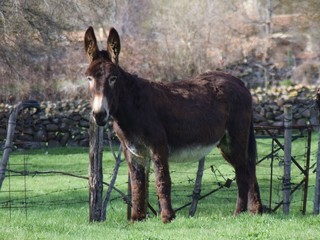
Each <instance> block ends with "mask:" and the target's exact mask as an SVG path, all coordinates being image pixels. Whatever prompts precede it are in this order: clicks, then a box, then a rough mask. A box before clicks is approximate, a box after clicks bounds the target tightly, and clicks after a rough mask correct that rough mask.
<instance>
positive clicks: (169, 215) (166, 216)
mask: <svg viewBox="0 0 320 240" xmlns="http://www.w3.org/2000/svg"><path fill="white" fill-rule="evenodd" d="M175 218H176V215H175V213H174V212H173V211H162V212H161V220H162V222H163V223H169V222H171V221H172V220H173V219H175Z"/></svg>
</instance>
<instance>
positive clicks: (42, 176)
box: [0, 131, 317, 218]
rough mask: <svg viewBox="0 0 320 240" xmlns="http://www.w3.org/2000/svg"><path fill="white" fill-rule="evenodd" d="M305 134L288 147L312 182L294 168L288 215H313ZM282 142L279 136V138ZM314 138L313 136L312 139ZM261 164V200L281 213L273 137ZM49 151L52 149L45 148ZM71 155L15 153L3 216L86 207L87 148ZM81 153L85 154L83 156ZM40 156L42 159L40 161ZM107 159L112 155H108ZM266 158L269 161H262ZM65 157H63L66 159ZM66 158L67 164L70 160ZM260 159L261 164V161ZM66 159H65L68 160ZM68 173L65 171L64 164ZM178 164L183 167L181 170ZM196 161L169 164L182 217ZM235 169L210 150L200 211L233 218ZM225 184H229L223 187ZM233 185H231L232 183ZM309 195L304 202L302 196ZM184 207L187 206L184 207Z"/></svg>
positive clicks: (152, 196) (279, 155)
mask: <svg viewBox="0 0 320 240" xmlns="http://www.w3.org/2000/svg"><path fill="white" fill-rule="evenodd" d="M305 133H306V131H302V132H301V133H298V134H297V135H296V138H295V141H293V143H292V149H293V150H292V156H293V158H294V159H295V160H296V161H297V162H298V163H299V165H300V166H301V167H302V168H303V169H304V170H309V172H310V180H309V182H308V186H307V188H304V182H303V181H304V179H305V175H304V174H303V173H302V172H301V169H300V168H299V167H297V166H296V165H294V164H293V165H292V173H291V189H296V190H295V191H294V192H292V194H291V196H290V201H291V203H290V211H291V212H301V211H302V210H303V206H304V205H306V206H307V213H310V212H311V209H312V207H311V206H312V204H313V192H314V188H315V173H314V169H315V163H316V158H317V149H316V147H315V144H316V143H315V142H316V141H312V145H311V146H308V144H307V135H306V134H305ZM277 137H278V138H277V139H278V140H279V141H280V142H283V138H282V136H281V135H278V136H277ZM316 137H317V135H316V134H313V139H316ZM257 146H258V151H259V158H258V159H259V160H258V165H257V177H258V182H259V185H260V191H261V197H262V202H263V204H264V205H265V209H267V210H269V211H273V212H281V201H282V199H283V193H282V191H283V159H284V156H283V152H282V150H277V149H278V148H277V145H276V144H275V143H274V140H272V138H266V137H265V136H264V137H263V138H259V137H257ZM309 147H310V148H311V152H310V167H309V169H306V159H307V150H308V148H309ZM49 151H50V150H49ZM69 151H71V153H69V154H67V155H66V156H65V155H64V154H61V161H57V160H54V159H50V156H51V155H52V154H50V153H48V154H47V155H46V154H42V155H41V154H38V155H37V153H36V154H29V151H22V152H15V153H14V155H13V157H12V159H15V162H11V163H10V164H9V166H8V171H7V173H6V181H5V183H4V185H3V187H2V190H1V192H0V211H1V212H3V213H2V215H7V216H8V217H11V214H12V212H13V211H16V210H19V211H25V215H26V218H27V216H28V213H29V212H30V211H33V210H37V209H39V208H52V209H53V208H65V207H75V208H79V207H85V206H87V205H88V191H89V190H88V170H87V162H86V160H82V161H81V162H82V163H81V164H80V165H79V164H78V163H77V162H78V161H77V158H78V155H79V154H78V152H77V151H80V153H85V152H86V151H87V149H81V150H77V149H74V150H72V149H71V150H70V149H69ZM82 155H85V154H82ZM39 156H40V157H39ZM110 156H111V155H110ZM266 156H267V157H266ZM66 158H67V159H66ZM69 158H70V160H69V161H68V159H69ZM261 159H262V161H260V160H261ZM66 160H67V161H66ZM108 163H109V164H110V165H106V166H105V168H104V172H105V176H104V179H105V182H108V181H109V180H110V178H111V175H112V170H113V167H114V166H113V165H112V160H109V161H108ZM70 164H73V165H74V167H73V166H71V167H70V166H67V169H70V168H73V169H74V170H72V171H70V170H69V171H64V170H63V169H64V167H66V166H64V165H70ZM180 164H183V167H181V165H180ZM197 166H198V163H197V162H190V163H173V164H171V165H170V172H171V179H172V201H173V206H174V208H175V209H176V210H179V211H180V210H181V211H182V214H186V213H185V212H184V211H186V210H188V208H187V207H185V208H184V207H183V208H182V206H184V205H187V204H188V202H190V201H191V200H192V193H193V189H194V184H195V179H196V173H197ZM234 177H235V174H234V170H233V168H232V167H231V166H230V165H229V164H228V163H227V162H225V161H224V160H223V159H222V156H221V155H220V153H219V150H218V149H215V150H214V151H213V152H211V153H210V154H209V155H208V156H207V157H206V160H205V167H204V174H203V180H202V187H201V196H206V195H207V194H208V193H210V192H213V193H212V194H208V195H207V196H206V197H205V198H203V199H202V200H201V201H200V202H199V204H198V211H200V212H207V211H208V209H210V211H212V212H213V213H214V212H215V211H220V212H224V213H225V214H231V213H232V212H233V210H234V206H235V202H236V198H237V186H236V183H235V181H233V180H234ZM227 182H228V184H226V183H227ZM230 183H231V184H230ZM127 184H128V182H127V166H126V163H125V162H123V163H121V170H120V171H119V173H118V180H117V182H116V185H115V186H116V188H117V189H119V191H122V192H123V193H126V190H127ZM154 186H155V178H154V172H153V170H152V168H151V173H150V185H149V202H150V204H151V205H152V206H153V208H154V209H157V204H158V203H157V194H156V191H155V187H154ZM306 191H307V193H308V195H307V198H305V192H306ZM110 203H111V204H110V206H111V208H113V207H116V206H118V204H125V203H123V196H122V195H121V194H118V193H117V192H113V194H112V197H111V200H110ZM187 206H188V205H187Z"/></svg>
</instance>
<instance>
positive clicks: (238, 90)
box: [84, 27, 262, 222]
mask: <svg viewBox="0 0 320 240" xmlns="http://www.w3.org/2000/svg"><path fill="white" fill-rule="evenodd" d="M84 42H85V50H86V53H87V55H88V58H89V63H90V65H89V67H88V69H87V71H86V75H87V76H88V78H89V82H90V84H89V85H90V92H91V94H92V105H93V114H94V117H95V120H96V122H97V124H98V125H104V124H105V123H106V122H107V119H108V117H109V116H112V117H113V119H114V125H113V127H114V131H115V133H116V134H117V136H118V138H119V140H120V141H121V143H122V145H123V148H124V154H125V158H126V160H127V162H128V165H129V171H130V178H131V188H132V221H136V220H142V219H144V218H145V217H146V212H147V201H148V199H147V197H148V174H149V161H148V159H149V158H150V157H151V159H152V162H153V166H154V170H155V176H156V188H157V193H158V197H159V202H160V207H161V217H162V221H163V222H169V221H171V220H172V219H173V218H174V217H175V214H174V211H173V209H172V206H171V180H170V174H169V163H168V160H169V159H171V157H172V158H173V156H176V157H179V156H180V155H182V154H183V153H184V152H185V151H194V152H197V154H198V155H197V156H198V157H202V156H203V155H205V154H207V153H208V151H209V150H210V149H211V148H212V147H214V146H216V145H218V147H219V148H220V149H221V152H222V155H223V157H224V158H225V159H226V160H227V161H228V162H229V163H230V164H231V165H232V166H233V167H234V168H235V171H236V181H237V184H238V200H237V205H236V209H235V214H238V213H240V212H243V211H246V210H247V209H249V210H250V211H251V212H253V213H260V212H261V210H262V206H261V200H260V194H259V187H258V183H257V179H256V170H255V161H256V142H255V137H254V132H253V127H252V102H251V101H252V100H251V95H250V92H249V91H248V89H247V88H246V87H245V86H244V84H243V83H242V81H241V80H239V79H237V78H235V77H233V76H231V75H228V74H224V73H221V72H210V73H205V74H202V75H199V76H198V77H196V78H194V79H190V80H185V81H179V82H172V83H162V82H154V81H149V80H145V79H141V78H138V77H136V76H133V75H131V74H129V73H127V72H125V71H124V70H123V69H122V68H121V67H120V66H119V65H118V57H119V52H120V38H119V35H118V33H117V31H116V30H115V29H113V28H112V29H111V30H110V32H109V37H108V45H107V50H106V51H100V50H99V49H98V45H97V41H96V38H95V35H94V31H93V29H92V27H90V28H88V30H87V31H86V34H85V40H84ZM194 160H199V158H198V159H194Z"/></svg>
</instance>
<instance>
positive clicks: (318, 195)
mask: <svg viewBox="0 0 320 240" xmlns="http://www.w3.org/2000/svg"><path fill="white" fill-rule="evenodd" d="M317 107H318V123H319V124H320V88H319V89H318V91H317ZM319 205H320V125H319V126H318V154H317V166H316V182H315V188H314V202H313V214H319V207H320V206H319Z"/></svg>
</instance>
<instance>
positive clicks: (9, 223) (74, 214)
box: [0, 134, 320, 240]
mask: <svg viewBox="0 0 320 240" xmlns="http://www.w3.org/2000/svg"><path fill="white" fill-rule="evenodd" d="M257 141H258V149H259V158H261V157H263V156H266V155H267V154H268V153H269V152H270V151H271V140H270V139H258V140H257ZM280 141H281V142H283V140H280ZM292 151H293V153H292V155H293V156H295V157H296V158H297V160H298V162H299V163H300V164H301V166H303V167H304V166H305V162H304V160H305V156H306V139H305V138H302V139H299V140H296V141H295V142H294V144H293V147H292ZM316 153H317V136H316V135H315V134H314V136H313V140H312V148H311V166H314V164H315V160H316ZM282 161H283V153H282V152H281V151H279V152H278V154H276V155H275V156H274V161H273V165H274V168H273V173H274V175H273V180H272V200H271V204H270V201H269V197H270V190H269V189H270V171H271V170H270V164H271V158H268V159H266V160H265V161H263V162H262V163H261V164H259V165H258V167H257V175H258V179H259V184H260V188H261V194H262V200H263V203H264V205H267V206H269V205H271V207H275V206H276V205H277V203H278V202H279V201H281V199H282V192H281V176H282V175H281V173H282V171H283V164H282ZM9 167H10V170H11V171H10V173H9V172H8V173H7V177H6V179H5V181H4V184H3V187H2V189H1V192H0V239H184V240H185V239H319V235H320V217H319V216H314V215H313V214H312V210H313V192H314V181H315V174H314V173H312V171H313V169H314V167H313V168H312V169H311V170H310V182H309V188H308V190H309V195H308V201H307V213H306V215H302V214H301V207H302V189H301V188H298V190H297V191H296V192H295V193H294V194H293V195H292V198H291V201H292V204H291V208H290V214H289V215H284V214H283V213H282V207H280V208H279V209H278V210H277V211H276V212H275V213H272V214H263V215H260V216H252V215H250V214H247V213H245V214H242V215H240V216H237V217H233V216H232V213H233V210H234V207H235V201H236V195H237V191H236V185H235V182H232V184H231V187H230V188H222V189H221V190H219V191H217V192H215V193H213V194H212V195H210V196H208V197H206V198H205V199H203V200H201V201H200V202H199V204H198V209H197V212H196V214H195V216H194V217H193V218H190V217H188V211H189V209H188V208H185V209H183V210H181V211H178V212H177V218H176V219H175V220H174V221H173V222H172V223H170V224H163V223H162V222H161V220H160V218H159V217H156V216H153V215H150V217H149V218H148V219H147V220H146V221H144V222H139V223H134V224H131V223H130V222H128V221H127V219H126V209H127V207H126V205H125V203H124V202H123V200H122V199H121V197H120V195H119V194H118V193H116V192H115V191H113V193H112V197H111V201H110V203H109V205H108V209H107V221H106V222H103V223H89V222H88V219H89V217H88V215H89V214H88V180H86V179H82V178H77V177H72V176H69V175H62V174H61V173H57V172H67V173H69V174H72V175H77V176H82V177H87V175H88V149H87V148H57V149H41V150H33V151H15V152H14V153H13V154H12V155H11V158H10V166H9ZM113 167H114V159H113V156H112V154H111V153H110V152H109V151H108V149H106V151H105V152H104V173H105V175H104V181H105V182H109V181H110V179H111V174H112V170H113ZM196 170H197V162H187V163H172V164H171V165H170V171H171V177H172V183H173V184H172V198H173V206H174V208H179V207H181V206H182V205H184V204H186V203H188V202H189V201H190V200H191V194H192V190H193V185H194V181H195V178H196ZM22 171H24V173H29V175H27V176H24V175H23V174H21V172H22ZM53 171H54V172H53ZM45 172H49V173H47V174H45ZM9 174H10V176H9ZM233 177H234V172H233V169H232V167H230V166H229V165H228V164H226V163H225V162H224V161H223V160H222V159H221V157H220V155H219V151H218V150H214V151H213V152H211V153H210V154H209V156H208V157H207V158H206V163H205V171H204V176H203V185H202V192H201V194H202V195H203V194H206V193H207V192H210V191H211V190H214V189H216V188H219V186H221V185H223V184H224V183H225V181H226V179H228V178H229V179H233ZM302 178H303V176H302V175H301V173H300V172H299V171H298V169H297V168H296V167H295V166H294V165H292V183H293V186H295V184H296V183H298V182H300V181H301V180H302ZM116 187H117V188H119V189H120V190H121V191H123V192H126V189H127V166H126V163H125V162H123V163H122V164H121V167H120V170H119V174H118V179H117V182H116ZM25 190H26V191H25ZM105 190H106V187H105ZM150 204H151V205H152V206H153V207H154V208H156V209H157V198H156V194H155V188H154V174H153V171H151V176H150Z"/></svg>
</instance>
